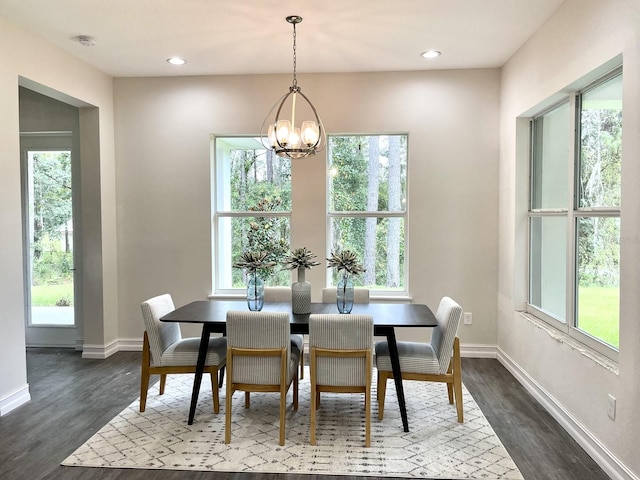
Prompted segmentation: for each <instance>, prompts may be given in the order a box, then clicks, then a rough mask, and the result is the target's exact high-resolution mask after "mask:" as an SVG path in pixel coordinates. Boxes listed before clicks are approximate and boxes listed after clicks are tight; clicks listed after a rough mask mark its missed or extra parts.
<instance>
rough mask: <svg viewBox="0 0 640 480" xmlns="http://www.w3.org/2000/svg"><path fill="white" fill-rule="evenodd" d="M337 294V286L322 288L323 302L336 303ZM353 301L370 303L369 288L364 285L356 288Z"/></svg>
mask: <svg viewBox="0 0 640 480" xmlns="http://www.w3.org/2000/svg"><path fill="white" fill-rule="evenodd" d="M337 296H338V294H337V292H336V287H326V288H323V289H322V303H335V302H336V300H337ZM353 303H369V289H368V288H364V287H356V288H354V289H353Z"/></svg>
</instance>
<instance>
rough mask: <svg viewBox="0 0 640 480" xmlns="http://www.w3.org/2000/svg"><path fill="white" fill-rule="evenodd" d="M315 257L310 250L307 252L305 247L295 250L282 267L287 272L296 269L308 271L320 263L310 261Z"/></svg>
mask: <svg viewBox="0 0 640 480" xmlns="http://www.w3.org/2000/svg"><path fill="white" fill-rule="evenodd" d="M316 257H317V255H316V254H315V253H313V252H311V250H308V249H307V247H302V248H296V249H295V250H293V251H291V253H290V254H289V256H288V257H287V258H286V259H285V261H284V265H283V266H284V268H286V269H287V270H294V269H296V268H304V269H306V270H309V269H310V268H311V267H315V266H316V265H320V262H314V261H313V260H312V259H313V258H316Z"/></svg>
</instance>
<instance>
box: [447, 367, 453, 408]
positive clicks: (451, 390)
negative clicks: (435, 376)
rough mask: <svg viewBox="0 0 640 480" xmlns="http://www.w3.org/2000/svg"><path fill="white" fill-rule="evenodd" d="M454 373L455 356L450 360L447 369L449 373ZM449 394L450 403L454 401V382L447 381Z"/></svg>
mask: <svg viewBox="0 0 640 480" xmlns="http://www.w3.org/2000/svg"><path fill="white" fill-rule="evenodd" d="M452 374H453V358H452V359H451V361H450V362H449V368H448V369H447V375H452ZM447 395H449V403H453V383H450V382H447Z"/></svg>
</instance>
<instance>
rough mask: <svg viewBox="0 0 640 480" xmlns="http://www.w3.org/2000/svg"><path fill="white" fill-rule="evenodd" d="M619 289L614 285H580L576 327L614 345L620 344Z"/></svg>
mask: <svg viewBox="0 0 640 480" xmlns="http://www.w3.org/2000/svg"><path fill="white" fill-rule="evenodd" d="M619 305H620V290H619V289H618V288H616V287H580V292H579V296H578V314H579V320H578V327H579V328H580V330H584V331H585V332H587V333H588V334H589V335H592V336H594V337H596V338H599V339H600V340H602V341H604V342H606V343H608V344H609V345H612V346H614V347H615V348H618V347H619V344H620V309H619Z"/></svg>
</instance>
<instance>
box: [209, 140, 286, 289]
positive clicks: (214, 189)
mask: <svg viewBox="0 0 640 480" xmlns="http://www.w3.org/2000/svg"><path fill="white" fill-rule="evenodd" d="M218 139H225V140H233V139H247V140H250V139H254V140H256V142H257V143H256V145H262V144H261V143H260V142H259V137H258V136H256V135H249V134H247V135H222V134H211V135H210V149H211V151H210V159H211V162H212V164H211V179H210V185H211V237H212V242H211V248H212V252H211V267H212V271H211V281H212V295H216V296H227V297H238V296H242V297H244V296H245V294H246V289H245V288H241V287H238V288H227V287H221V285H222V284H223V282H222V281H221V277H222V276H223V270H222V269H221V268H220V265H219V258H220V255H221V253H220V251H221V242H220V237H221V235H219V234H218V225H219V222H220V219H222V218H229V219H231V220H233V219H235V218H254V217H266V218H268V217H271V218H286V219H288V221H289V227H291V213H292V209H293V205H292V209H291V210H283V211H281V212H280V211H278V212H274V211H266V212H260V214H259V215H257V214H256V212H255V211H237V212H234V211H232V210H223V209H218V202H219V195H218V193H219V189H220V183H219V182H220V181H221V180H220V178H221V177H223V175H220V171H221V170H220V169H222V168H224V166H223V162H224V158H222V159H221V158H219V153H218V151H217V147H216V145H217V140H218ZM290 233H291V230H290ZM231 268H233V267H231Z"/></svg>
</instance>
